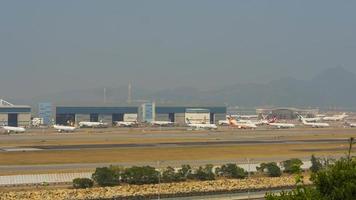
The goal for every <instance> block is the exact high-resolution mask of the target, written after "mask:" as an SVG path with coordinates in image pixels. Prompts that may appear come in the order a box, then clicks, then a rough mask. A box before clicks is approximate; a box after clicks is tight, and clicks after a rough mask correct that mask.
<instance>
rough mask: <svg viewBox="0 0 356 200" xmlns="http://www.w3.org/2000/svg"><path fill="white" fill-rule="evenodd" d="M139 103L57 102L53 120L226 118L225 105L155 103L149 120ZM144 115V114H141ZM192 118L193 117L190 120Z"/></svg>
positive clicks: (69, 122)
mask: <svg viewBox="0 0 356 200" xmlns="http://www.w3.org/2000/svg"><path fill="white" fill-rule="evenodd" d="M144 106H145V104H143V105H141V106H122V107H107V106H100V107H91V106H84V107H83V106H56V108H55V111H56V124H61V125H74V124H78V123H79V122H81V121H91V122H99V121H101V122H106V123H108V124H113V122H115V121H136V120H138V121H139V122H149V121H171V122H175V123H177V124H185V119H186V117H188V116H189V117H193V118H195V119H199V118H200V119H204V120H206V121H205V122H206V123H217V122H218V121H219V120H225V119H226V107H224V106H155V105H153V106H152V105H150V106H149V108H151V109H152V112H150V113H151V115H152V116H151V120H147V119H145V116H147V113H145V111H143V110H146V111H147V109H145V108H144ZM142 115H143V116H142ZM192 122H193V123H194V122H195V121H194V120H193V121H192Z"/></svg>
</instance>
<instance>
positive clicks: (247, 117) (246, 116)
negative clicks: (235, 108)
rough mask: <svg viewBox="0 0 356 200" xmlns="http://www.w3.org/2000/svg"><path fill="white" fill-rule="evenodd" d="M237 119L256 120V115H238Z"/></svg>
mask: <svg viewBox="0 0 356 200" xmlns="http://www.w3.org/2000/svg"><path fill="white" fill-rule="evenodd" d="M237 118H240V119H257V118H258V115H238V116H237Z"/></svg>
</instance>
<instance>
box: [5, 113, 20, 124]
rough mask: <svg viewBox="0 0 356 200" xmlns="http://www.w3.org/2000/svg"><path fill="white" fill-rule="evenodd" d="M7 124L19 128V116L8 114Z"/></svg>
mask: <svg viewBox="0 0 356 200" xmlns="http://www.w3.org/2000/svg"><path fill="white" fill-rule="evenodd" d="M7 124H8V125H9V126H14V127H17V126H18V115H17V114H8V120H7Z"/></svg>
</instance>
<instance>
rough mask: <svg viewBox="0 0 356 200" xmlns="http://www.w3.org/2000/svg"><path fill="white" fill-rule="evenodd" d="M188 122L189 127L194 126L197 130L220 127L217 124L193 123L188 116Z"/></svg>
mask: <svg viewBox="0 0 356 200" xmlns="http://www.w3.org/2000/svg"><path fill="white" fill-rule="evenodd" d="M186 124H187V125H188V126H189V127H191V128H194V129H196V130H199V129H208V130H212V129H217V128H218V127H217V126H216V125H215V124H200V123H199V124H192V123H191V122H190V120H189V119H188V118H186Z"/></svg>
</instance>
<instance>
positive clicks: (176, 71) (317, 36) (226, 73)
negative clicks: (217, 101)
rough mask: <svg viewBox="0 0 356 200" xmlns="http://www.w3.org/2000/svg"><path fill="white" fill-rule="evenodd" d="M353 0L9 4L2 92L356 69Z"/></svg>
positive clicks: (158, 85) (1, 39)
mask: <svg viewBox="0 0 356 200" xmlns="http://www.w3.org/2000/svg"><path fill="white" fill-rule="evenodd" d="M355 6H356V2H352V1H344V2H340V1H338V2H336V1H321V0H319V1H312V2H310V1H288V2H286V1H281V0H280V1H277V0H275V1H272V0H271V1H206V0H204V1H203V0H200V1H170V2H167V1H149V2H148V1H104V2H103V1H100V2H99V1H84V0H82V1H37V0H35V1H6V2H3V4H2V6H1V7H0V25H1V30H0V44H1V45H0V69H1V72H0V91H1V97H3V98H9V99H16V98H25V97H26V98H31V97H37V96H41V95H45V94H51V93H58V92H63V91H70V90H85V89H91V88H101V87H113V88H115V87H121V86H126V85H127V83H128V82H133V84H134V85H135V86H137V87H140V88H154V89H156V90H162V89H169V88H179V87H192V88H198V89H201V90H213V89H217V88H221V87H224V86H230V85H235V84H237V83H268V82H270V81H273V80H278V79H281V78H284V77H293V78H295V79H297V80H310V79H312V78H313V77H314V76H316V75H318V74H319V73H321V72H322V71H324V70H326V69H329V68H334V67H337V66H342V67H343V68H345V69H347V70H348V71H350V72H353V73H356V67H355V66H356V58H355V56H354V55H356V40H355V35H356V22H355V20H354V19H355V18H356V13H355V12H354V8H355Z"/></svg>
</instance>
